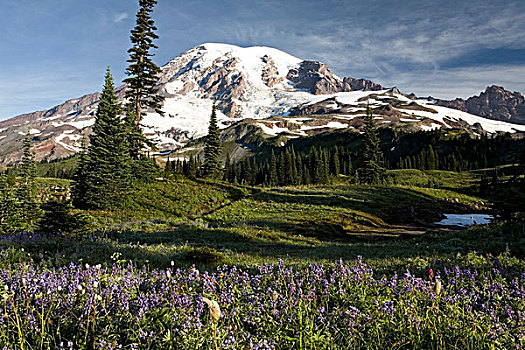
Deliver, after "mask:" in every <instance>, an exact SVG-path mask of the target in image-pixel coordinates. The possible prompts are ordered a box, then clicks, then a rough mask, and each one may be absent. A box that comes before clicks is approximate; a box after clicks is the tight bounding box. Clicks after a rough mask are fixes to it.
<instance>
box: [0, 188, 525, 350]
mask: <svg viewBox="0 0 525 350" xmlns="http://www.w3.org/2000/svg"><path fill="white" fill-rule="evenodd" d="M175 190H177V191H179V193H177V192H175ZM138 191H141V192H138V194H137V193H135V194H132V195H130V199H129V203H130V204H129V205H126V207H123V208H115V209H114V210H113V211H106V212H89V213H87V214H88V215H91V216H92V219H93V221H92V227H91V228H90V230H89V232H87V233H86V232H84V233H82V235H81V236H75V235H73V236H68V235H57V234H55V235H52V234H45V233H44V234H17V235H11V236H4V237H1V239H0V295H1V298H0V349H71V350H72V349H385V348H391V349H522V348H525V333H524V331H525V260H524V257H525V225H524V224H523V223H501V224H494V225H491V226H489V227H473V228H471V229H468V230H446V229H430V230H428V231H427V232H426V233H424V234H422V233H417V234H412V233H411V232H409V233H410V234H409V235H407V234H406V233H405V234H404V235H403V234H402V233H400V232H402V231H406V230H408V229H410V227H412V226H410V225H414V222H415V221H417V220H420V219H421V218H424V219H426V220H433V218H434V217H436V216H439V212H438V210H436V209H433V208H435V207H436V206H438V208H439V209H440V210H446V212H462V211H463V212H464V211H465V210H468V211H472V210H476V208H481V209H480V210H484V209H483V208H482V207H481V204H480V203H481V202H482V201H483V200H482V199H481V198H477V197H472V196H469V195H465V194H460V193H456V192H454V191H452V190H439V189H427V188H417V187H407V186H383V187H375V188H371V187H367V186H343V185H341V186H331V187H301V188H287V189H279V190H265V189H263V190H261V189H254V188H234V187H228V186H222V185H220V184H219V185H215V184H209V183H193V182H191V181H185V182H181V183H177V182H172V183H165V184H162V183H160V184H159V183H157V184H149V185H146V186H145V187H144V188H138ZM170 191H171V192H170ZM164 192H169V193H168V194H167V195H163V193H164ZM142 194H144V195H142ZM177 198H181V202H180V203H179V202H177V201H176V199H177ZM184 198H193V200H194V201H195V203H199V206H196V205H188V204H187V203H186V201H185V200H184V201H183V200H182V199H184ZM128 207H129V208H133V209H129V208H128ZM412 207H414V208H413V209H412ZM411 215H412V216H411ZM427 222H428V221H427ZM416 224H417V223H416ZM400 230H401V231H400ZM418 230H419V229H418ZM418 230H416V231H415V232H419V231H418Z"/></svg>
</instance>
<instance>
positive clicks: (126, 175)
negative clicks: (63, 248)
mask: <svg viewBox="0 0 525 350" xmlns="http://www.w3.org/2000/svg"><path fill="white" fill-rule="evenodd" d="M122 112H123V111H122V106H121V105H120V103H118V102H117V96H116V95H115V90H114V86H113V77H112V76H111V72H110V69H109V67H108V69H107V72H106V77H105V84H104V89H103V91H102V97H101V99H100V103H99V105H98V108H97V113H96V118H95V124H94V125H93V133H92V134H91V136H90V146H89V150H88V153H87V156H86V158H85V159H84V162H85V166H84V167H85V169H81V170H79V172H78V175H79V176H81V175H84V177H83V178H84V180H81V179H80V178H79V179H78V180H79V182H78V183H77V184H75V188H77V187H78V189H77V190H75V191H76V193H75V196H76V197H75V198H74V202H75V203H78V204H80V205H81V206H84V207H87V208H106V207H108V206H109V205H110V204H111V203H113V202H115V201H117V200H118V199H119V198H121V196H122V194H123V193H125V192H126V190H127V189H128V187H129V184H130V162H131V160H130V158H129V156H128V146H127V137H126V133H125V126H124V124H123V121H122V117H121V116H122Z"/></svg>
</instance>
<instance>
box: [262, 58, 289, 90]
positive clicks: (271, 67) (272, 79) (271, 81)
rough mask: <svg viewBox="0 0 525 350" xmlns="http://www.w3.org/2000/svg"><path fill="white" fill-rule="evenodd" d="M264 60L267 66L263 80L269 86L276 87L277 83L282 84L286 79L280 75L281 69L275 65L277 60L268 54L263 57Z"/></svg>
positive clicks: (264, 69) (263, 71)
mask: <svg viewBox="0 0 525 350" xmlns="http://www.w3.org/2000/svg"><path fill="white" fill-rule="evenodd" d="M262 61H263V62H264V63H265V64H266V66H265V67H264V68H263V70H262V74H261V80H262V81H263V82H264V84H266V86H268V87H274V86H275V85H277V84H280V83H282V82H283V81H284V77H279V70H278V69H277V66H276V65H275V61H274V60H273V58H271V57H270V56H268V55H265V56H264V57H263V58H262Z"/></svg>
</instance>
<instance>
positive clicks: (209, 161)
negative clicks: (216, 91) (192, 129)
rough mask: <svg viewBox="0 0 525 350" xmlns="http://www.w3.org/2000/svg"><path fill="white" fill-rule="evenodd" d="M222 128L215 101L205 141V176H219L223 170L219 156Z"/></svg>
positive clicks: (203, 170) (203, 169) (203, 168)
mask: <svg viewBox="0 0 525 350" xmlns="http://www.w3.org/2000/svg"><path fill="white" fill-rule="evenodd" d="M220 134H221V133H220V130H219V127H218V126H217V112H216V107H215V101H213V106H212V110H211V116H210V126H209V127H208V135H207V136H206V140H205V143H204V165H203V167H202V172H203V175H204V176H205V177H210V178H217V177H219V175H220V172H221V164H220V161H219V156H220V154H221V141H220Z"/></svg>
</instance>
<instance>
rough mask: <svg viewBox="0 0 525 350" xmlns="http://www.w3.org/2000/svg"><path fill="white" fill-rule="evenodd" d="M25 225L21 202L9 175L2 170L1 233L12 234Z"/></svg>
mask: <svg viewBox="0 0 525 350" xmlns="http://www.w3.org/2000/svg"><path fill="white" fill-rule="evenodd" d="M22 226H23V221H22V215H21V213H20V202H19V201H18V198H17V197H16V195H15V192H14V190H13V187H12V186H11V185H10V184H9V182H8V181H7V175H6V174H4V173H2V172H1V171H0V234H11V233H14V232H16V231H18V230H19V229H21V228H22Z"/></svg>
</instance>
